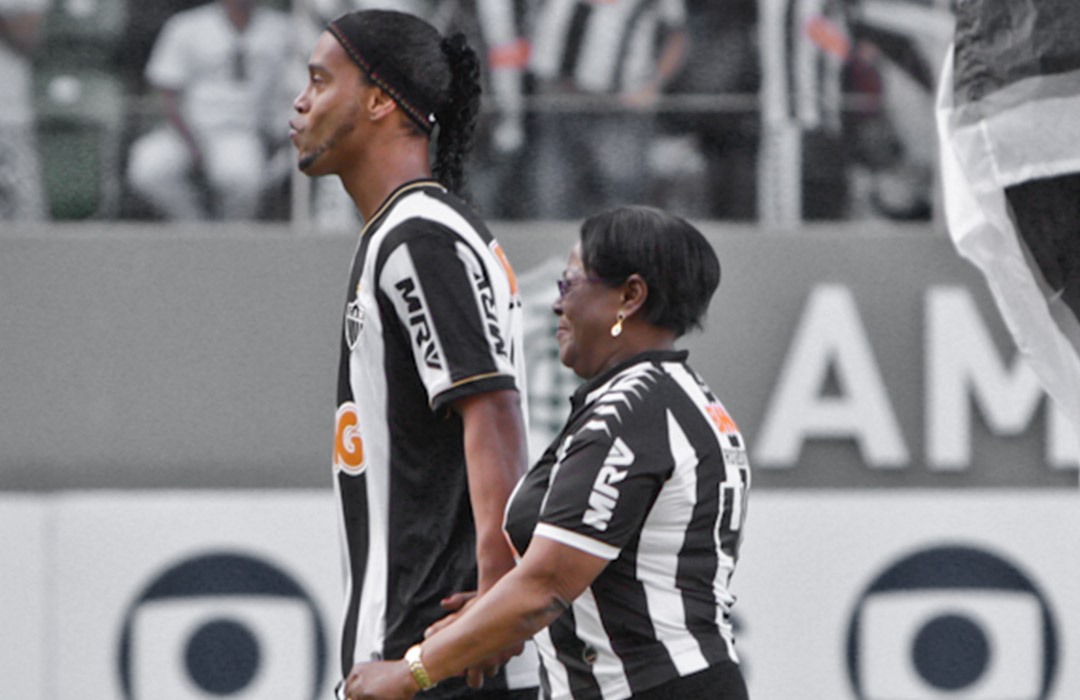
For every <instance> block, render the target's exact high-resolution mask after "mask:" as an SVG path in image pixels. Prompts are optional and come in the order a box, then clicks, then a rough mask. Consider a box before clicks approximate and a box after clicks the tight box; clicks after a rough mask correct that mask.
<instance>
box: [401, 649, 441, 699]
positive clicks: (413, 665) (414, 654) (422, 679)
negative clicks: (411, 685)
mask: <svg viewBox="0 0 1080 700" xmlns="http://www.w3.org/2000/svg"><path fill="white" fill-rule="evenodd" d="M405 662H406V663H407V664H409V671H411V672H412V677H413V680H415V681H416V684H417V685H418V686H420V690H429V689H431V688H434V687H435V683H434V682H432V680H431V676H429V675H428V672H427V669H426V668H424V662H423V661H421V660H420V645H419V644H413V645H412V646H411V647H409V650H408V651H406V652H405Z"/></svg>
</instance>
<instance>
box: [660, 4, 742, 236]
mask: <svg viewBox="0 0 1080 700" xmlns="http://www.w3.org/2000/svg"><path fill="white" fill-rule="evenodd" d="M757 7H758V0H723V2H717V1H716V0H686V9H687V13H688V16H689V17H690V22H689V23H688V30H689V34H690V41H689V50H688V52H687V56H686V65H685V67H684V68H683V70H682V71H680V73H679V75H678V76H677V77H676V78H675V80H674V81H673V82H672V83H671V86H670V88H669V90H668V92H669V93H670V94H671V96H672V97H673V98H674V99H673V102H672V105H671V108H670V109H664V110H663V111H662V112H661V114H660V130H661V133H662V136H661V138H659V139H658V141H657V143H656V144H655V145H654V147H653V149H652V152H651V156H652V157H651V160H652V170H653V172H654V173H655V177H654V180H655V182H654V188H655V189H654V192H653V194H652V195H651V196H652V197H653V198H655V199H656V200H657V201H656V203H657V204H658V205H659V206H661V207H663V208H665V209H669V210H672V211H676V212H679V213H681V214H682V215H683V216H692V217H704V218H712V219H736V220H744V221H745V220H753V219H754V218H756V217H757V208H756V197H757V193H756V178H755V172H756V168H757V151H758V137H759V132H760V115H759V113H758V99H757V95H758V91H759V89H760V85H761V69H760V58H759V52H758V44H757Z"/></svg>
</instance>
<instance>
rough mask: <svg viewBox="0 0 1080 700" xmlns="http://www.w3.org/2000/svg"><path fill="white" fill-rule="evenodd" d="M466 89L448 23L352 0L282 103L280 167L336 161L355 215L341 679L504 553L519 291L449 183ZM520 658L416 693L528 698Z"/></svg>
mask: <svg viewBox="0 0 1080 700" xmlns="http://www.w3.org/2000/svg"><path fill="white" fill-rule="evenodd" d="M479 96H480V87H479V64H478V60H477V57H476V54H475V53H474V52H473V50H472V49H471V48H470V47H469V46H468V44H467V42H466V41H465V39H464V37H462V36H460V35H456V36H453V37H450V38H444V37H443V36H441V35H440V34H439V33H438V31H436V30H435V29H434V28H433V27H431V26H430V25H429V24H427V23H426V22H424V21H422V20H420V19H418V18H417V17H414V16H412V15H408V14H405V13H401V12H394V11H380V10H368V11H361V12H353V13H349V14H346V15H344V16H342V17H339V18H338V19H335V20H334V21H332V22H330V23H329V25H328V26H327V29H326V31H325V32H323V33H322V35H321V36H320V37H319V39H318V41H317V42H316V44H315V48H314V50H313V51H312V53H311V57H310V60H309V63H308V83H307V85H306V87H305V88H304V90H303V91H302V92H301V93H300V95H299V96H298V97H297V98H296V100H295V102H294V104H293V107H294V109H295V111H296V115H295V116H294V117H293V119H292V120H291V121H290V138H291V139H292V142H293V144H294V145H295V147H296V150H297V158H298V166H299V168H300V170H301V171H303V172H304V173H306V174H307V175H310V176H322V175H331V174H333V175H337V176H338V177H339V178H340V179H341V182H342V184H343V185H344V188H345V190H346V191H347V192H348V194H349V196H350V198H351V199H352V200H353V203H354V204H355V205H356V208H357V210H358V211H359V213H360V215H361V217H362V218H363V220H364V222H365V223H364V227H363V230H362V231H361V233H360V239H359V242H358V245H357V250H356V254H355V257H354V260H353V265H352V272H351V275H350V278H349V284H348V288H347V296H346V302H345V307H344V318H343V323H342V332H341V362H340V367H339V374H338V397H337V426H336V432H335V442H334V457H333V473H334V488H335V493H336V495H337V496H338V502H339V507H340V511H341V516H342V531H343V533H344V538H343V545H344V550H345V560H346V562H347V589H346V612H345V619H344V628H343V631H342V644H341V659H340V660H341V673H342V676H343V677H344V676H345V675H347V674H348V673H349V671H350V669H351V668H352V667H353V665H354V664H356V663H358V662H363V661H370V660H371V659H381V658H387V659H397V658H402V656H404V655H407V652H406V650H407V649H410V648H413V647H414V645H416V644H417V643H419V642H420V641H421V640H422V639H423V635H424V631H425V629H426V628H427V627H428V626H429V625H431V624H432V623H433V622H435V621H436V620H437V619H439V618H440V617H442V615H444V614H445V612H446V610H445V609H444V606H445V607H447V608H450V609H453V608H455V607H456V606H458V605H460V603H461V602H462V600H463V599H464V598H465V597H467V596H464V595H462V592H466V591H472V590H476V591H478V592H479V593H480V594H481V595H482V594H483V593H484V592H485V591H486V590H488V589H489V588H491V586H492V585H493V584H494V583H495V581H496V580H498V579H499V577H501V576H502V575H503V574H505V573H506V572H507V571H508V570H509V569H510V568H511V567H512V566H513V555H512V553H511V550H510V548H509V546H508V544H507V543H506V541H505V539H504V538H503V535H502V530H501V526H502V517H503V510H504V508H505V505H506V501H507V498H508V496H509V494H510V491H511V490H512V488H513V486H514V484H515V483H516V482H517V480H518V477H519V476H520V475H521V474H522V473H523V471H524V469H525V464H526V459H527V449H526V444H525V435H526V432H525V415H524V412H523V408H522V407H523V406H524V405H525V402H524V398H525V372H524V367H523V364H522V358H523V348H522V346H521V343H522V330H523V328H522V308H521V299H520V296H519V294H518V290H517V282H516V280H515V278H514V275H513V271H512V270H511V268H510V265H509V263H508V262H507V260H506V257H505V255H504V254H503V252H502V250H501V248H500V247H499V245H498V243H497V242H496V241H495V239H494V238H493V237H492V235H491V233H490V232H489V231H488V229H487V227H486V226H485V225H484V224H483V222H482V221H481V220H480V219H479V217H478V216H476V214H475V213H474V212H473V211H472V210H471V209H470V208H469V207H468V206H467V205H466V204H464V203H463V202H462V200H461V199H459V198H458V196H457V195H456V194H455V192H456V191H457V190H458V189H459V188H460V187H461V186H462V184H463V180H464V162H465V157H466V155H467V153H468V150H469V145H470V141H471V138H472V133H473V130H474V127H475V123H476V117H477V112H478V107H479ZM432 139H434V140H435V148H434V151H435V158H434V163H432V162H431V158H430V155H429V154H430V153H431V140H432ZM535 665H536V656H535V653H532V652H527V653H525V654H520V655H518V656H516V657H513V658H511V659H510V660H509V662H508V663H507V664H506V665H505V667H500V666H497V665H496V664H495V660H492V662H490V663H489V664H487V665H486V666H485V667H484V668H483V669H474V670H473V671H471V672H470V673H469V675H468V678H467V680H468V683H466V680H463V679H461V678H457V679H451V680H450V681H448V682H444V683H441V684H440V685H439V687H438V688H436V689H433V690H432V691H431V692H430V693H429V694H428V696H429V697H435V698H462V697H484V698H513V699H515V700H517V699H519V698H521V699H523V698H533V697H535V696H536V690H535V687H536V685H537V677H536V669H535ZM485 672H486V673H487V674H488V675H489V677H488V678H487V679H486V680H485V678H484V675H485ZM423 680H424V679H423V678H422V677H418V678H417V683H418V685H419V686H423V685H425V684H424V682H423ZM480 685H482V686H483V687H482V688H481V689H479V690H474V689H473V688H471V687H468V686H480ZM341 696H342V695H341V691H340V689H339V697H341Z"/></svg>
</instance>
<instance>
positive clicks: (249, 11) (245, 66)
mask: <svg viewBox="0 0 1080 700" xmlns="http://www.w3.org/2000/svg"><path fill="white" fill-rule="evenodd" d="M290 41H291V29H290V27H289V18H288V15H286V14H285V13H283V12H281V11H279V10H275V9H271V8H267V7H262V6H260V5H259V4H258V0H214V2H211V3H207V4H204V5H200V6H198V7H195V8H192V9H190V10H185V11H183V12H180V13H178V14H176V15H174V16H173V17H171V18H170V19H169V20H168V21H167V22H166V23H165V26H164V27H163V28H162V30H161V34H160V35H159V36H158V39H157V41H156V43H155V44H154V48H153V51H152V52H151V55H150V59H149V61H148V63H147V66H146V79H147V81H148V82H149V83H150V85H152V86H153V87H154V88H156V90H157V91H158V93H159V95H160V98H161V107H162V109H163V111H164V116H165V120H166V121H165V123H163V124H161V125H159V126H157V127H156V128H154V129H152V130H151V131H150V132H148V133H146V134H144V135H142V136H140V137H138V138H137V139H136V140H135V141H134V143H133V144H132V146H131V152H130V158H129V162H128V172H127V179H128V182H129V184H130V186H131V188H132V189H133V191H135V192H136V193H137V194H138V195H139V196H140V197H142V198H144V199H145V200H146V201H147V202H148V203H149V204H151V205H152V206H153V207H154V208H155V209H156V210H157V212H158V213H160V214H161V215H163V216H165V217H167V218H169V219H178V220H197V219H210V218H220V219H224V220H242V219H252V218H254V217H255V216H256V215H257V213H258V211H259V204H260V198H261V196H262V194H263V192H264V191H265V189H266V188H267V187H268V186H270V185H272V184H273V183H272V182H268V181H267V179H268V178H267V173H268V171H267V164H268V162H269V160H270V157H271V155H272V151H273V149H274V148H275V147H278V146H281V145H282V135H281V134H280V133H279V132H280V131H281V129H280V128H278V127H277V125H278V124H279V123H280V121H281V119H282V118H283V117H282V110H283V107H281V106H280V105H287V104H288V99H287V97H286V96H285V94H284V92H283V87H284V85H283V82H284V81H283V79H282V76H283V75H284V74H285V70H286V63H287V61H288V59H289V57H290V53H289V45H290ZM275 117H277V119H275Z"/></svg>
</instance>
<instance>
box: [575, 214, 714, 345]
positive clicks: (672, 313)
mask: <svg viewBox="0 0 1080 700" xmlns="http://www.w3.org/2000/svg"><path fill="white" fill-rule="evenodd" d="M581 261H582V263H583V264H584V265H585V270H586V271H587V272H588V273H589V274H590V275H592V276H595V277H599V278H601V279H603V280H604V281H605V282H607V283H608V284H609V285H616V284H622V282H624V281H625V280H626V278H627V277H629V276H630V275H632V274H634V273H635V272H636V273H637V274H638V275H640V276H641V277H642V278H643V279H644V280H645V283H646V284H647V285H648V287H649V294H648V296H647V297H646V299H645V305H644V308H643V312H644V318H645V320H646V321H648V322H649V323H651V324H653V325H656V326H661V327H664V328H670V329H671V330H673V331H675V334H676V335H677V336H681V335H684V334H685V333H686V332H687V331H689V330H690V329H692V328H701V325H702V322H703V321H704V318H705V312H706V311H707V310H708V308H709V301H710V300H711V299H712V296H713V293H714V292H716V288H717V287H718V286H720V261H719V260H718V259H717V257H716V252H715V251H714V250H713V248H712V246H711V245H710V244H709V241H708V240H706V239H705V236H704V235H703V234H702V233H701V231H699V230H698V229H696V228H695V227H694V226H692V225H691V224H690V223H689V222H687V221H686V220H685V219H682V218H681V217H678V216H675V215H673V214H670V213H668V212H665V211H662V210H660V209H655V208H653V207H644V206H628V207H619V208H617V209H611V210H609V211H605V212H601V213H599V214H595V215H593V216H590V217H589V218H588V219H586V220H585V222H584V223H583V224H582V225H581Z"/></svg>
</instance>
